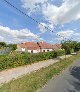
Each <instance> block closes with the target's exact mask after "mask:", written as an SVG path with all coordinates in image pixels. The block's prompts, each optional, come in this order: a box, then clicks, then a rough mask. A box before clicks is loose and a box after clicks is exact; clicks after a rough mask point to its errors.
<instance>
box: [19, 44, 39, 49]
mask: <svg viewBox="0 0 80 92" xmlns="http://www.w3.org/2000/svg"><path fill="white" fill-rule="evenodd" d="M20 47H22V48H26V49H28V50H38V49H40V47H39V46H38V44H37V43H35V42H26V43H22V44H20Z"/></svg>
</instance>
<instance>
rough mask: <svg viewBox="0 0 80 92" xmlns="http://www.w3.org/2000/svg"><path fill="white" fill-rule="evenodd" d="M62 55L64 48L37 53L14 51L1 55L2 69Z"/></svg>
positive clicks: (0, 68) (0, 67)
mask: <svg viewBox="0 0 80 92" xmlns="http://www.w3.org/2000/svg"><path fill="white" fill-rule="evenodd" d="M61 55H64V50H59V51H52V52H43V53H37V54H29V53H16V52H14V53H12V54H9V55H1V56H0V71H1V70H4V69H9V68H14V67H18V66H22V65H27V64H32V63H34V62H39V61H43V60H48V59H53V58H56V57H57V56H61Z"/></svg>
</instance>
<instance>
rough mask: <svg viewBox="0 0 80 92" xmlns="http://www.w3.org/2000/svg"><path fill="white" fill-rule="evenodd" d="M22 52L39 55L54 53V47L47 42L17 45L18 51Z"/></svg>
mask: <svg viewBox="0 0 80 92" xmlns="http://www.w3.org/2000/svg"><path fill="white" fill-rule="evenodd" d="M16 51H21V52H29V53H39V52H48V51H53V46H52V45H51V44H49V43H46V42H37V43H36V42H26V43H22V44H18V45H17V50H16Z"/></svg>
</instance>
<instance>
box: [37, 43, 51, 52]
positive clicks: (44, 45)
mask: <svg viewBox="0 0 80 92" xmlns="http://www.w3.org/2000/svg"><path fill="white" fill-rule="evenodd" d="M37 44H38V45H39V47H40V52H48V51H53V46H52V45H51V44H49V43H46V42H38V43H37Z"/></svg>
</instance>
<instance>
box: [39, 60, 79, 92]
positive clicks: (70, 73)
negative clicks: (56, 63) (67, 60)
mask: <svg viewBox="0 0 80 92" xmlns="http://www.w3.org/2000/svg"><path fill="white" fill-rule="evenodd" d="M39 92H80V60H77V61H75V63H74V64H73V65H72V66H71V67H69V68H68V69H66V70H65V71H63V72H62V73H61V74H60V75H58V77H56V78H54V79H51V80H50V81H49V82H48V83H47V85H46V86H45V87H43V88H42V89H41V90H40V91H39Z"/></svg>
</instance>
